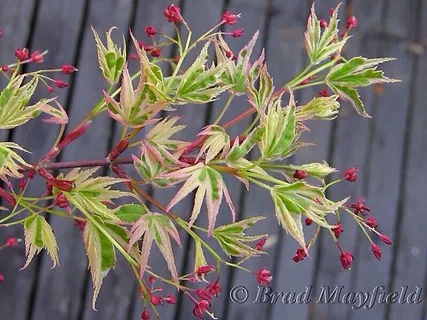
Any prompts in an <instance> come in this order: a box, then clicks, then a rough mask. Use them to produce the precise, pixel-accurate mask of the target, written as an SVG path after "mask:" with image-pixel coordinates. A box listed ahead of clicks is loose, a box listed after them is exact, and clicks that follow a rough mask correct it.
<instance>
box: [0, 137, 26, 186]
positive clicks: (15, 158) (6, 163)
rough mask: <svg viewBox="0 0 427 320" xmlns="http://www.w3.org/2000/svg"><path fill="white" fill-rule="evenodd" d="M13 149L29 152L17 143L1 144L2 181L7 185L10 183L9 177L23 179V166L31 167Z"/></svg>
mask: <svg viewBox="0 0 427 320" xmlns="http://www.w3.org/2000/svg"><path fill="white" fill-rule="evenodd" d="M13 149H17V150H20V151H24V152H28V151H27V150H25V149H24V148H22V147H21V146H19V145H18V144H16V143H13V142H0V179H1V180H3V181H4V182H6V183H7V182H8V180H7V177H12V178H22V173H20V172H19V170H20V169H21V168H22V167H23V166H25V167H31V166H30V165H29V164H28V163H26V162H25V160H24V159H22V157H21V156H20V155H19V154H17V153H16V152H15V151H14V150H13Z"/></svg>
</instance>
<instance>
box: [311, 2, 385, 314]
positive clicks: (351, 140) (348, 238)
mask: <svg viewBox="0 0 427 320" xmlns="http://www.w3.org/2000/svg"><path fill="white" fill-rule="evenodd" d="M381 11H382V3H381V2H375V3H373V2H372V1H358V2H357V3H355V4H353V7H352V11H351V14H352V15H355V16H356V17H357V19H358V21H359V24H358V26H357V29H356V30H354V31H353V35H354V36H353V38H351V39H350V41H349V42H348V43H347V45H346V48H345V51H344V56H346V57H350V56H358V55H363V56H368V57H376V56H378V45H377V44H376V41H377V36H376V35H377V34H378V30H379V27H380V23H381V19H380V18H379V17H381ZM343 18H344V17H343ZM343 21H345V18H344V19H343ZM360 92H361V96H362V99H363V101H364V103H365V106H366V108H367V110H368V113H372V112H373V101H374V99H376V98H374V93H373V90H372V88H367V89H365V90H361V91H360ZM378 98H379V99H381V98H380V97H378ZM335 121H336V126H337V127H336V131H335V132H334V145H333V146H332V148H333V150H332V156H331V159H330V165H331V166H333V167H335V168H337V169H338V170H340V172H339V173H338V174H336V176H334V178H338V177H340V176H342V174H343V172H344V170H345V169H346V168H347V167H351V166H358V167H360V168H361V171H360V173H359V178H358V180H357V182H354V183H350V182H342V183H340V184H338V185H335V186H334V187H332V188H331V189H329V194H328V196H329V197H330V198H331V199H333V200H339V199H343V198H345V197H347V196H349V195H351V199H350V202H354V201H356V200H357V199H358V198H359V197H362V196H365V194H364V193H363V186H364V184H365V183H366V181H367V177H366V175H365V174H364V172H365V171H366V170H367V168H368V167H369V164H368V163H366V160H367V152H368V148H367V146H368V144H369V128H370V126H371V125H372V120H371V119H365V118H362V117H360V116H359V115H358V114H357V113H356V112H355V111H354V110H353V109H352V107H351V105H349V104H348V103H342V106H341V111H340V114H339V116H338V118H337V119H336V120H335ZM355 130H356V131H357V134H355ZM365 178H366V179H365ZM368 201H369V199H368ZM341 218H342V224H343V226H344V233H343V234H342V236H341V237H340V244H341V246H342V247H343V249H344V250H349V251H351V250H352V248H354V246H355V241H356V235H357V234H358V233H360V232H361V230H360V228H359V227H358V226H357V225H356V224H355V222H354V220H353V219H352V218H351V217H349V216H348V215H347V214H342V215H341ZM322 233H323V234H322V238H321V242H320V243H321V246H322V250H321V255H320V257H319V265H318V266H317V268H318V273H317V279H316V286H317V288H318V290H317V294H316V295H315V297H316V298H318V297H319V294H320V293H319V292H320V290H321V289H320V287H321V286H329V287H330V288H331V289H333V288H334V287H335V286H337V285H339V286H344V287H345V288H346V290H349V288H350V284H351V276H352V274H353V272H352V271H345V270H343V269H342V266H341V263H340V262H339V251H338V249H337V247H336V246H335V245H334V244H333V241H332V239H331V237H330V236H329V234H328V233H327V232H322ZM355 259H356V261H355V264H357V260H358V258H357V257H355ZM384 267H385V266H384ZM348 312H351V311H350V306H348V305H343V304H320V303H318V304H316V305H314V310H313V314H314V315H316V317H319V319H340V318H342V316H343V314H346V313H348ZM313 319H316V318H313Z"/></svg>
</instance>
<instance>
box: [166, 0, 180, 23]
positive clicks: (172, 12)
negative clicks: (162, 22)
mask: <svg viewBox="0 0 427 320" xmlns="http://www.w3.org/2000/svg"><path fill="white" fill-rule="evenodd" d="M163 15H164V16H165V18H166V19H167V20H168V21H169V22H172V23H178V22H180V21H181V20H182V16H181V9H180V8H179V7H178V6H176V5H174V4H171V5H170V6H168V7H167V8H166V9H165V10H163Z"/></svg>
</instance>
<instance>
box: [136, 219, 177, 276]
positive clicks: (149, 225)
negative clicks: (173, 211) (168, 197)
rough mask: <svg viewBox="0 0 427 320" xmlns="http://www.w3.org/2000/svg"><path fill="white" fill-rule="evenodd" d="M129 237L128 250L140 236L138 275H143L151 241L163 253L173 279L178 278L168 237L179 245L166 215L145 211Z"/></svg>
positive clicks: (175, 230) (174, 229)
mask: <svg viewBox="0 0 427 320" xmlns="http://www.w3.org/2000/svg"><path fill="white" fill-rule="evenodd" d="M131 233H132V235H131V237H130V240H129V244H128V251H130V250H131V248H132V246H133V245H134V244H135V243H136V242H137V241H138V240H140V239H141V238H142V246H141V260H140V275H141V278H142V276H143V275H144V273H145V271H146V269H147V267H148V258H149V256H150V252H151V247H152V245H153V241H154V242H155V243H156V245H157V247H158V248H159V250H160V252H161V254H162V255H163V257H164V259H165V261H166V264H167V266H168V269H169V271H170V273H171V276H172V279H173V281H177V280H178V272H177V269H176V265H175V260H174V256H173V251H172V245H171V241H170V238H172V239H174V241H175V242H176V243H177V244H178V245H179V246H180V247H181V240H180V238H179V234H178V230H177V229H176V227H175V226H174V224H173V223H172V221H171V220H170V218H169V217H168V216H166V215H163V214H160V213H157V212H147V213H146V214H144V215H142V216H141V218H139V219H138V220H137V221H136V222H135V224H134V225H133V226H132V229H131Z"/></svg>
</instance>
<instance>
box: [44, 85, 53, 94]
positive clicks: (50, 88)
mask: <svg viewBox="0 0 427 320" xmlns="http://www.w3.org/2000/svg"><path fill="white" fill-rule="evenodd" d="M46 89H47V92H49V93H52V92H55V89H54V88H53V87H51V86H47V87H46Z"/></svg>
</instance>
